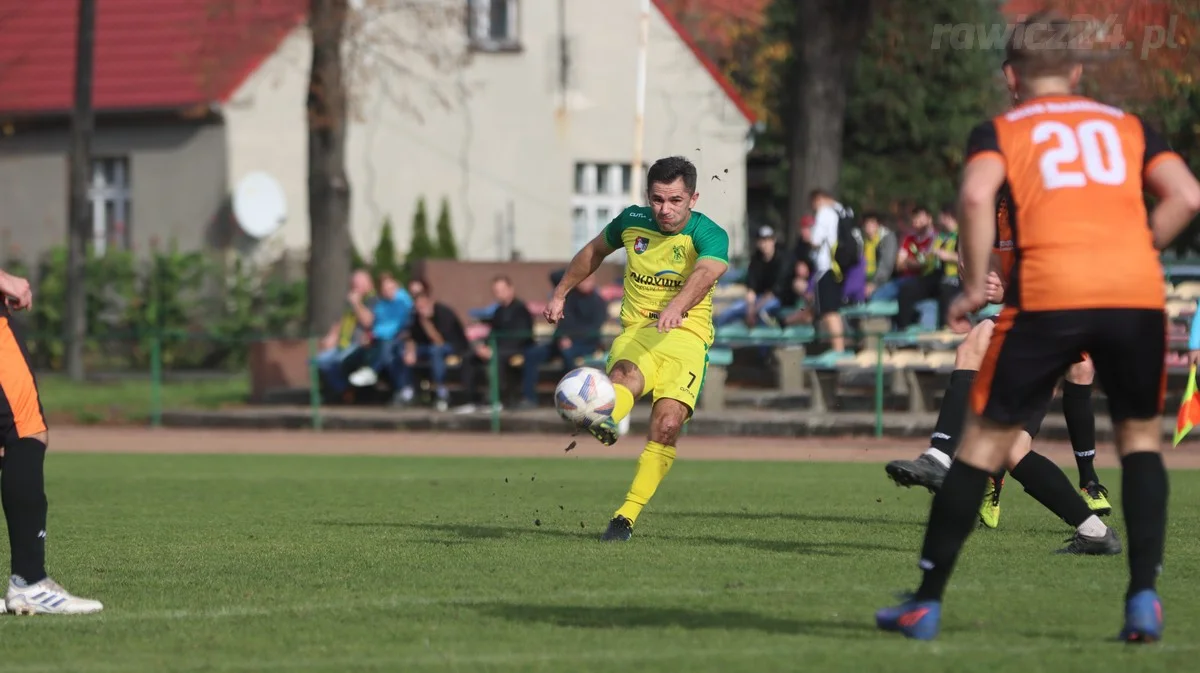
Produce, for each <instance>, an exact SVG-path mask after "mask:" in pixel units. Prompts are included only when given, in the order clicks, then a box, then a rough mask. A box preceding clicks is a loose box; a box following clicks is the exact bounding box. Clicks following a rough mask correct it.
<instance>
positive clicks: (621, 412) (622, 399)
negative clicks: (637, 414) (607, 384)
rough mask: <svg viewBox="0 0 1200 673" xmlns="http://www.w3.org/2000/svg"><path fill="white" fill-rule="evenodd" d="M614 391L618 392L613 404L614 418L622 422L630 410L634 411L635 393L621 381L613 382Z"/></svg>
mask: <svg viewBox="0 0 1200 673" xmlns="http://www.w3.org/2000/svg"><path fill="white" fill-rule="evenodd" d="M613 391H614V392H616V395H617V400H616V403H615V404H613V412H612V419H613V420H614V421H616V422H617V423H620V422H621V420H622V419H624V418H625V417H626V416H628V415H629V412H630V411H633V399H634V398H633V393H632V392H630V391H629V389H628V388H626V387H625V386H623V385H621V384H620V383H614V384H613Z"/></svg>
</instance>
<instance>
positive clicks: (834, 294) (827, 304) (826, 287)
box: [813, 271, 845, 319]
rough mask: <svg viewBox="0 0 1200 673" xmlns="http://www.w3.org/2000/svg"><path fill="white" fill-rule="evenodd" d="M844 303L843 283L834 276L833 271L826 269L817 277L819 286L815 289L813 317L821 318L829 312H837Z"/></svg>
mask: <svg viewBox="0 0 1200 673" xmlns="http://www.w3.org/2000/svg"><path fill="white" fill-rule="evenodd" d="M844 303H845V299H843V297H842V283H841V282H840V281H838V279H837V278H835V277H834V275H833V272H832V271H826V272H825V273H824V274H822V275H821V277H820V278H818V279H817V287H816V289H815V290H814V291H813V304H814V305H813V318H814V319H815V318H820V317H821V316H823V315H825V314H827V313H837V312H838V311H840V310H841V309H842V305H843V304H844Z"/></svg>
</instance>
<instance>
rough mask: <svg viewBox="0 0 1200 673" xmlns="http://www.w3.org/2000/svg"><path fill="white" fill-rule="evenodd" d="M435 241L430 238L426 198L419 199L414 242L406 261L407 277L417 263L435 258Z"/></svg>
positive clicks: (409, 247)
mask: <svg viewBox="0 0 1200 673" xmlns="http://www.w3.org/2000/svg"><path fill="white" fill-rule="evenodd" d="M433 254H434V246H433V239H432V238H430V237H429V216H428V215H427V214H426V212H425V197H423V196H422V197H420V198H418V199H417V211H416V212H415V213H413V220H412V242H411V243H409V245H408V257H407V258H406V259H405V261H404V271H405V275H406V276H407V275H411V274H412V271H413V267H414V266H416V263H417V262H419V261H421V260H423V259H429V258H430V257H433Z"/></svg>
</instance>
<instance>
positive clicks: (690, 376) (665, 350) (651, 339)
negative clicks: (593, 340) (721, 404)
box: [606, 325, 708, 411]
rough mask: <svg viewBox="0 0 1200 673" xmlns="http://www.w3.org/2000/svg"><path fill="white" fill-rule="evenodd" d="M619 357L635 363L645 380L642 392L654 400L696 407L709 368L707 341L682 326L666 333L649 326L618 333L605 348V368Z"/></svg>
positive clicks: (610, 369) (609, 367)
mask: <svg viewBox="0 0 1200 673" xmlns="http://www.w3.org/2000/svg"><path fill="white" fill-rule="evenodd" d="M619 360H628V361H629V362H632V363H633V364H634V365H636V366H637V368H638V371H640V372H641V373H642V378H644V379H645V380H646V387H645V388H644V389H643V390H642V395H645V394H646V393H652V394H653V400H654V401H658V400H660V399H663V398H666V399H670V400H677V401H679V402H682V403H683V404H685V405H687V407H688V409H690V410H693V411H694V410H695V409H696V398H698V397H699V396H700V389H701V388H702V387H703V386H704V374H705V372H707V371H708V344H706V343H704V341H703V340H702V339H700V337H698V336H696V335H695V334H692V333H691V332H688V331H687V330H683V329H678V328H676V329H673V330H671V331H670V332H667V333H666V334H660V333H659V331H658V330H657V329H656V328H655V327H654V326H653V325H651V326H650V327H644V328H641V329H636V330H627V331H624V332H621V334H620V335H619V336H617V338H616V339H615V340H613V344H612V348H610V349H609V351H608V365H607V368H606V369H607V371H608V372H610V373H611V372H612V368H613V365H614V364H616V363H617V362H618V361H619Z"/></svg>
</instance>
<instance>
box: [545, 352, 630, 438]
mask: <svg viewBox="0 0 1200 673" xmlns="http://www.w3.org/2000/svg"><path fill="white" fill-rule="evenodd" d="M616 402H617V391H616V390H614V389H613V384H612V381H609V380H608V375H607V374H605V373H604V372H602V371H600V370H599V369H595V368H593V367H580V368H578V369H573V370H571V371H569V372H567V375H566V376H564V377H562V380H561V381H559V382H558V387H557V388H556V389H555V390H554V408H555V409H557V410H558V415H559V416H562V417H563V419H565V420H566V421H568V422H569V423H573V424H575V425H576V426H578V427H581V428H587V427H591V425H592V424H593V423H599V422H601V421H603V420H604V419H606V418H608V417H609V416H611V415H612V412H613V407H614V406H615V405H616Z"/></svg>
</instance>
